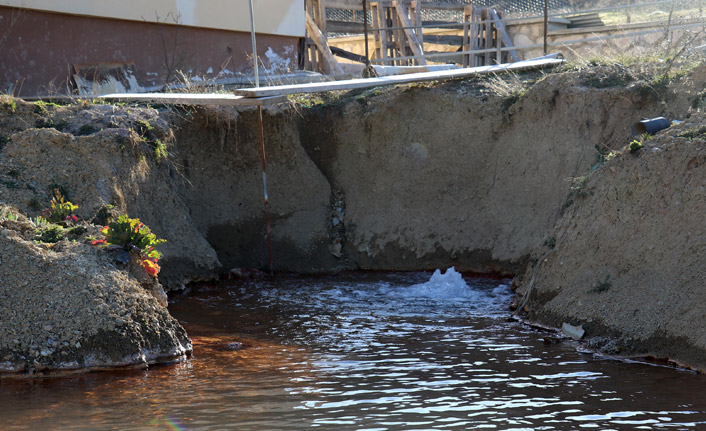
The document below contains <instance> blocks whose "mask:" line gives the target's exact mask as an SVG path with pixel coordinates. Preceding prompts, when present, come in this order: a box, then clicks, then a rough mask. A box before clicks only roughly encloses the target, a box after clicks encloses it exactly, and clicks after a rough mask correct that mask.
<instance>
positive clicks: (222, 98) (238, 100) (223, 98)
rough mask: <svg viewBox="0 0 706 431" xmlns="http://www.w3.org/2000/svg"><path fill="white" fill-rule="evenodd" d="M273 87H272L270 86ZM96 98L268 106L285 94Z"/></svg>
mask: <svg viewBox="0 0 706 431" xmlns="http://www.w3.org/2000/svg"><path fill="white" fill-rule="evenodd" d="M270 88H271V87H270ZM95 98H96V99H106V100H119V101H128V100H129V101H135V102H145V103H163V104H167V105H219V106H257V105H260V106H266V105H273V104H276V103H282V102H285V101H286V100H287V98H286V97H285V96H280V95H270V96H264V97H244V96H236V95H234V94H216V93H212V94H209V93H113V94H103V95H100V96H95Z"/></svg>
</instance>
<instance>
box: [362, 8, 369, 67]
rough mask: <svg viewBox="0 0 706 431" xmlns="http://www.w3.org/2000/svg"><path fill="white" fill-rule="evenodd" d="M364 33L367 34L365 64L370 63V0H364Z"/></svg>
mask: <svg viewBox="0 0 706 431" xmlns="http://www.w3.org/2000/svg"><path fill="white" fill-rule="evenodd" d="M363 33H364V34H365V36H364V37H365V65H366V66H367V65H369V64H370V55H369V53H368V0H363Z"/></svg>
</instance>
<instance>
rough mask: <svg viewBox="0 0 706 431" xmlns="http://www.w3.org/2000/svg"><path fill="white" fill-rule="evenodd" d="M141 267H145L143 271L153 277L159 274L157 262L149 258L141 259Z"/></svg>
mask: <svg viewBox="0 0 706 431" xmlns="http://www.w3.org/2000/svg"><path fill="white" fill-rule="evenodd" d="M142 267H143V268H145V272H147V273H148V274H149V275H151V276H153V277H155V276H157V274H159V270H160V269H161V268H160V267H159V265H157V262H154V261H152V260H149V259H145V260H143V261H142Z"/></svg>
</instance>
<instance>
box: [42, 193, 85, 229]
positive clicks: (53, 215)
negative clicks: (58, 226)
mask: <svg viewBox="0 0 706 431" xmlns="http://www.w3.org/2000/svg"><path fill="white" fill-rule="evenodd" d="M77 209H78V205H74V204H72V203H71V202H70V201H67V200H66V198H65V197H64V195H62V194H61V192H60V191H59V189H54V196H53V197H52V198H51V207H50V208H46V209H45V210H44V211H43V213H42V217H44V218H45V219H46V220H48V221H50V222H52V223H61V222H73V223H76V222H78V216H76V215H75V214H74V211H76V210H77Z"/></svg>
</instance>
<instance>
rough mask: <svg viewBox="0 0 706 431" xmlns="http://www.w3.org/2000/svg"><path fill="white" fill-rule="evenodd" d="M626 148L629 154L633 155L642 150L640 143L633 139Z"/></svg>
mask: <svg viewBox="0 0 706 431" xmlns="http://www.w3.org/2000/svg"><path fill="white" fill-rule="evenodd" d="M628 148H630V153H632V154H634V153H636V152H638V151H640V149H642V142H641V141H638V140H637V139H633V141H632V142H630V145H629V146H628Z"/></svg>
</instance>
